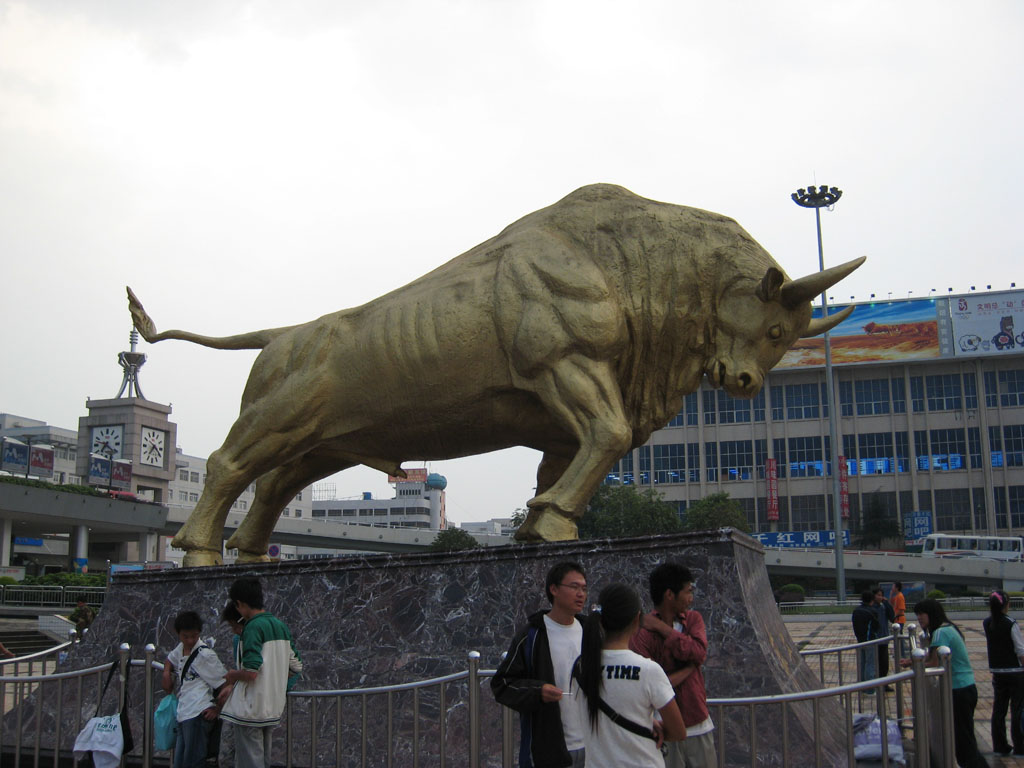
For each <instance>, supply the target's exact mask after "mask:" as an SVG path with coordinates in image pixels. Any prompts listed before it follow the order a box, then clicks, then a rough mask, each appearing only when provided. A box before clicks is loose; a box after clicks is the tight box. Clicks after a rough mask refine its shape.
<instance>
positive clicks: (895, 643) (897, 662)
mask: <svg viewBox="0 0 1024 768" xmlns="http://www.w3.org/2000/svg"><path fill="white" fill-rule="evenodd" d="M890 629H891V630H892V665H893V666H892V668H893V671H894V672H899V671H900V670H901V669H902V668H903V664H902V662H903V625H902V624H896V623H894V624H893V625H892V627H890ZM902 718H903V683H902V682H899V683H896V718H895V719H896V722H897V723H899V722H900V720H901V719H902Z"/></svg>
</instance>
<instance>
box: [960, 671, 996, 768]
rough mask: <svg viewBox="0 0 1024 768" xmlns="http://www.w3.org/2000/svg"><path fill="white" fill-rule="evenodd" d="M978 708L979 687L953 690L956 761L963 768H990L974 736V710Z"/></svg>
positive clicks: (972, 686)
mask: <svg viewBox="0 0 1024 768" xmlns="http://www.w3.org/2000/svg"><path fill="white" fill-rule="evenodd" d="M977 706H978V686H976V685H968V686H965V687H964V688H954V689H953V743H954V744H955V745H956V761H957V762H958V763H959V764H960V765H961V766H962V768H989V765H988V761H987V760H985V758H984V757H982V756H981V753H980V752H979V751H978V740H977V739H976V738H975V736H974V710H975V708H976V707H977Z"/></svg>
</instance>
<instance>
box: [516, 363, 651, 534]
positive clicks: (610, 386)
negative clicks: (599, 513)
mask: <svg viewBox="0 0 1024 768" xmlns="http://www.w3.org/2000/svg"><path fill="white" fill-rule="evenodd" d="M531 384H532V386H533V389H534V391H535V392H536V393H537V395H538V396H539V397H540V399H541V402H543V404H544V406H545V407H546V408H547V409H548V411H550V413H551V414H552V416H554V418H555V419H556V420H557V421H558V423H559V424H560V425H561V426H562V427H564V428H565V429H567V430H568V431H569V432H570V433H571V434H572V435H573V436H574V437H575V438H576V439H577V441H578V443H579V448H578V450H577V451H576V455H575V456H573V458H572V460H571V461H569V462H568V463H567V464H566V465H565V466H564V468H562V467H560V466H559V462H558V458H557V457H549V456H548V455H547V454H545V457H544V461H542V462H541V467H540V468H539V470H538V494H537V495H536V496H535V497H534V498H532V499H530V501H528V502H527V506H528V507H529V509H530V513H529V514H528V515H527V518H526V521H525V522H524V523H523V524H522V525H521V526H520V527H519V530H518V531H516V538H518V539H521V540H528V541H529V540H543V541H561V540H565V539H575V538H576V536H577V532H576V520H577V519H579V517H580V516H581V515H582V514H583V508H584V506H585V505H586V503H587V501H589V500H590V497H591V495H592V494H593V493H594V490H595V489H596V488H597V486H598V484H599V483H600V482H601V478H602V477H604V476H605V474H606V473H607V472H608V470H609V468H610V467H611V466H612V465H613V464H614V463H615V462H616V461H617V460H618V459H620V458H622V455H623V454H624V453H625V452H626V451H627V450H628V449H629V446H630V444H631V442H632V436H633V433H632V430H631V429H630V426H629V422H628V421H627V419H626V414H625V409H624V407H623V404H622V395H621V393H620V392H619V388H618V385H617V383H616V380H615V374H614V370H613V368H612V365H611V363H609V362H602V361H596V360H591V359H589V358H587V357H584V356H582V355H571V356H569V357H567V358H564V359H563V360H561V361H559V362H558V363H556V364H555V365H554V366H553V367H552V368H551V369H550V370H548V371H546V372H544V373H542V374H541V375H539V376H538V377H537V378H536V379H534V380H533V381H532V382H531ZM545 462H548V467H545ZM558 469H562V471H561V472H560V473H559V474H558V477H557V479H555V480H554V481H553V482H552V483H551V484H550V487H548V488H546V489H543V490H542V489H541V487H542V486H543V485H544V483H545V482H546V481H547V480H548V479H550V477H551V476H553V475H554V473H555V471H557V470H558Z"/></svg>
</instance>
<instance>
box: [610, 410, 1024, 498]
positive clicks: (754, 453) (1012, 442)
mask: <svg viewBox="0 0 1024 768" xmlns="http://www.w3.org/2000/svg"><path fill="white" fill-rule="evenodd" d="M909 438H910V436H909V434H908V433H907V432H869V433H864V434H860V435H843V458H844V459H845V461H846V471H847V474H848V475H851V476H852V475H886V474H898V473H903V472H909V471H910V469H911V462H912V461H913V459H912V456H911V452H910V439H909ZM913 438H914V454H913V455H914V456H916V464H917V469H918V470H919V471H922V472H927V471H929V470H931V471H933V472H948V471H952V470H958V469H968V468H970V469H981V468H982V467H983V463H982V445H981V430H980V429H979V428H978V427H968V428H963V427H958V428H954V429H932V430H924V429H919V430H915V431H914V433H913ZM989 447H990V451H989V459H990V462H991V466H992V467H994V468H999V467H1003V466H1008V467H1024V425H1020V424H1008V425H1006V426H1003V427H989ZM772 449H773V451H772V452H773V454H774V456H775V458H776V459H777V464H776V471H777V476H778V477H787V476H788V477H821V476H823V475H826V474H831V471H832V451H831V444H830V440H829V438H828V437H827V436H826V437H821V436H818V435H814V436H810V437H791V438H789V439H788V440H787V439H786V438H781V437H780V438H775V439H774V440H773V441H772ZM636 456H637V459H636V462H637V466H636V468H635V469H634V453H633V452H632V451H630V452H629V453H627V454H626V455H625V456H624V457H622V459H620V460H619V461H618V462H616V464H615V466H613V467H612V469H611V471H609V473H608V476H607V477H606V478H605V482H606V483H608V484H613V485H618V484H622V485H652V484H653V485H661V484H666V483H699V482H700V481H701V478H702V477H703V478H704V479H705V480H706V481H708V482H717V481H719V480H723V481H727V480H750V479H751V478H752V477H755V476H756V477H757V479H759V480H763V479H764V477H765V466H766V464H767V460H768V442H767V440H764V439H761V440H721V441H719V442H706V443H704V446H703V450H702V449H701V444H700V443H696V442H693V443H668V444H663V445H644V446H641V447H640V448H638V449H637V450H636ZM702 460H703V461H702Z"/></svg>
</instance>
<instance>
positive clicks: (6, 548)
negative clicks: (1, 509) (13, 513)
mask: <svg viewBox="0 0 1024 768" xmlns="http://www.w3.org/2000/svg"><path fill="white" fill-rule="evenodd" d="M13 551H14V521H13V520H11V518H9V517H4V518H0V565H3V566H7V565H10V564H11V552H13Z"/></svg>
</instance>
